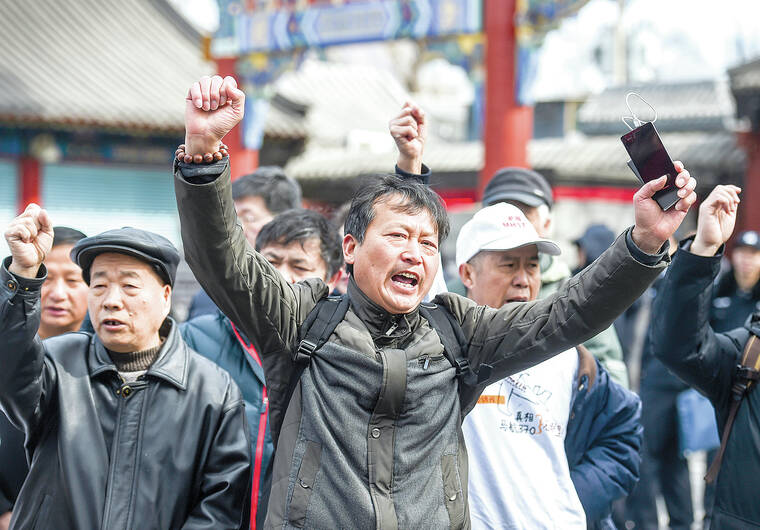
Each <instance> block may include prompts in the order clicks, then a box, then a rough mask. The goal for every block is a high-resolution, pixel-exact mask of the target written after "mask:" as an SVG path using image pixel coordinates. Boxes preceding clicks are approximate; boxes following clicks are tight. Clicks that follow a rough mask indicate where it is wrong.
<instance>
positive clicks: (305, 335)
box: [275, 295, 491, 439]
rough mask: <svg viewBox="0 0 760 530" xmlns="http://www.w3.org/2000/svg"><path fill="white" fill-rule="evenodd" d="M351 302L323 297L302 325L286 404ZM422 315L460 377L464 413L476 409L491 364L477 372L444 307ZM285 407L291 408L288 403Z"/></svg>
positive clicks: (423, 309)
mask: <svg viewBox="0 0 760 530" xmlns="http://www.w3.org/2000/svg"><path fill="white" fill-rule="evenodd" d="M348 303H349V301H348V296H347V295H342V296H328V297H325V298H322V299H321V300H319V301H318V302H317V305H316V306H314V309H312V310H311V312H310V313H309V314H308V315H307V316H306V320H304V321H303V324H301V328H300V330H299V338H300V342H299V344H298V348H297V349H296V350H295V351H294V352H293V356H292V360H293V363H294V365H295V366H294V368H293V372H292V374H291V377H290V381H289V383H288V389H287V394H286V397H285V402H286V403H289V402H290V399H291V397H292V396H293V392H294V391H295V389H296V386H297V385H298V381H300V379H301V375H302V374H303V371H304V370H305V369H306V367H307V366H309V361H310V360H311V356H312V354H313V353H314V352H315V351H317V350H318V349H319V348H321V347H322V346H324V344H325V343H326V342H327V341H328V340H329V339H330V335H332V333H333V331H334V330H335V328H336V327H337V326H338V324H339V323H340V322H341V321H342V320H343V318H344V317H345V316H346V312H347V311H348ZM420 315H421V316H422V317H423V318H425V320H427V321H428V323H429V324H430V326H431V327H432V328H433V329H434V330H435V331H436V333H438V337H439V338H440V339H441V343H442V344H443V355H444V356H445V357H446V359H447V360H448V361H449V362H450V363H451V366H453V367H454V369H455V370H456V375H457V379H458V380H459V401H460V405H461V408H462V411H463V414H462V415H463V416H464V415H465V414H466V413H467V412H469V411H470V410H471V409H472V407H473V406H474V405H475V402H476V401H477V399H478V396H479V394H480V389H479V388H478V387H479V386H480V385H481V384H482V383H483V382H485V381H486V380H488V378H489V377H490V376H491V366H489V365H487V364H481V365H480V367H479V369H478V371H477V372H475V371H473V370H472V369H471V368H470V363H469V361H468V360H467V357H465V356H464V352H465V351H466V348H467V341H466V339H465V337H464V333H462V327H461V326H460V325H459V322H457V321H456V319H455V318H454V316H453V315H452V314H451V313H450V312H449V310H448V309H446V308H445V307H444V306H442V305H438V304H434V303H423V304H421V305H420ZM285 409H287V405H286V407H285ZM277 434H279V433H277ZM275 439H276V438H275Z"/></svg>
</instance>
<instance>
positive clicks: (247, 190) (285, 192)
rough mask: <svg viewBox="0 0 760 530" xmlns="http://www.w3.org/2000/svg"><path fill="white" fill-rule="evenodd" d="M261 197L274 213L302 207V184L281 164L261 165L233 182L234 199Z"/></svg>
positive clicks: (268, 208)
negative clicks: (290, 175) (286, 171)
mask: <svg viewBox="0 0 760 530" xmlns="http://www.w3.org/2000/svg"><path fill="white" fill-rule="evenodd" d="M243 197H261V198H262V199H264V204H266V207H267V210H269V211H270V212H271V213H272V215H276V214H278V213H281V212H284V211H285V210H291V209H294V208H300V207H301V186H300V184H298V182H296V181H295V180H294V179H292V178H290V177H288V176H287V175H286V174H285V171H283V169H282V168H281V167H279V166H261V167H260V168H258V169H257V170H256V171H254V172H253V173H249V174H248V175H244V176H242V177H240V178H239V179H237V180H236V181H235V182H233V183H232V198H233V200H237V199H242V198H243Z"/></svg>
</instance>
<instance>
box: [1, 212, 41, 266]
mask: <svg viewBox="0 0 760 530" xmlns="http://www.w3.org/2000/svg"><path fill="white" fill-rule="evenodd" d="M5 241H6V242H7V243H8V248H9V249H10V251H11V264H10V267H8V270H9V271H10V272H12V273H13V274H15V275H17V276H21V277H23V278H35V277H36V276H37V271H39V268H40V265H41V264H42V262H43V261H44V260H45V256H47V254H48V252H50V249H51V248H52V247H53V224H52V223H51V222H50V216H49V215H48V213H47V212H46V211H45V210H43V209H42V208H40V207H39V206H38V205H36V204H34V203H31V204H30V205H29V206H27V207H26V210H24V213H22V214H21V215H19V216H18V217H16V218H15V219H14V220H13V221H11V224H9V225H8V229H7V230H6V231H5Z"/></svg>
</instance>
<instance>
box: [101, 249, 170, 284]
mask: <svg viewBox="0 0 760 530" xmlns="http://www.w3.org/2000/svg"><path fill="white" fill-rule="evenodd" d="M145 274H148V275H150V276H152V277H153V278H155V279H156V280H157V281H158V283H159V285H165V284H166V281H165V280H164V279H163V278H161V276H160V275H159V274H158V272H156V270H155V269H154V268H153V266H152V265H151V264H150V263H148V262H146V261H144V260H141V259H139V258H136V257H134V256H129V255H127V254H121V253H119V252H103V253H101V254H98V255H97V256H95V259H93V260H92V265H91V266H90V284H92V283H93V282H94V281H95V280H96V279H98V278H107V277H109V276H113V275H115V276H117V277H119V278H122V279H128V278H133V279H139V278H142V277H143V275H145Z"/></svg>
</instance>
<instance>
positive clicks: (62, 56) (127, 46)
mask: <svg viewBox="0 0 760 530" xmlns="http://www.w3.org/2000/svg"><path fill="white" fill-rule="evenodd" d="M0 9H1V10H2V15H3V16H2V17H0V35H2V46H1V48H0V49H2V53H0V121H2V122H5V123H8V122H19V123H23V124H29V123H46V124H51V123H52V124H73V125H94V126H99V127H108V128H120V129H121V128H129V129H133V128H137V129H146V130H167V131H175V130H182V128H183V111H184V103H183V98H184V96H185V93H186V91H187V89H188V87H189V86H190V84H191V83H192V82H194V81H195V80H197V79H198V78H199V77H200V76H201V75H204V74H209V73H213V71H214V65H213V64H211V63H207V62H204V61H203V59H202V57H201V37H200V35H199V34H198V33H197V32H196V31H195V30H194V29H193V28H191V27H190V26H189V25H188V24H187V23H186V22H185V21H184V20H183V19H182V18H181V16H180V15H178V14H177V13H176V12H175V11H174V10H173V9H172V8H171V7H170V6H169V5H168V4H167V3H166V0H69V1H66V2H61V1H60V0H34V1H16V0H0Z"/></svg>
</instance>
